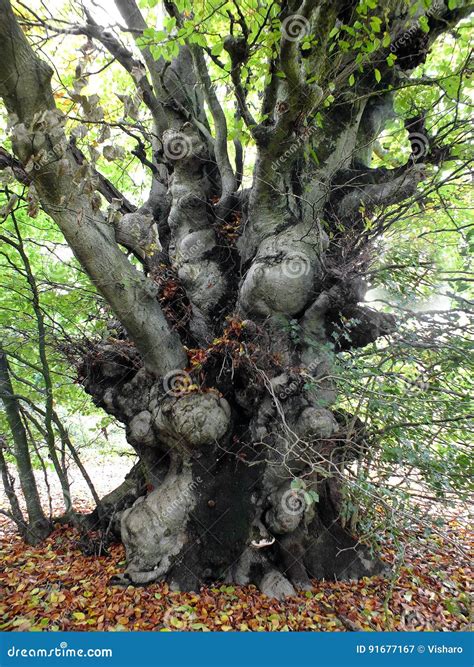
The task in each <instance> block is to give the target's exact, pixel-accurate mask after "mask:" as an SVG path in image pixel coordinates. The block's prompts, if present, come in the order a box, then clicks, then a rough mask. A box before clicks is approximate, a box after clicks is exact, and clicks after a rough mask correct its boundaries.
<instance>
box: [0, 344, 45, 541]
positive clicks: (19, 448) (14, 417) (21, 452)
mask: <svg viewBox="0 0 474 667" xmlns="http://www.w3.org/2000/svg"><path fill="white" fill-rule="evenodd" d="M0 398H1V399H2V401H3V404H4V406H5V411H6V416H7V421H8V425H9V427H10V431H11V434H12V439H13V445H14V452H15V460H16V467H17V470H18V475H19V478H20V485H21V489H22V491H23V496H24V498H25V503H26V509H27V513H28V526H27V528H26V531H25V539H26V541H27V542H29V543H30V544H37V543H38V542H41V540H43V539H44V538H45V537H47V536H48V535H49V533H50V532H51V524H50V522H49V521H48V519H47V518H46V517H45V515H44V512H43V508H42V507H41V500H40V497H39V493H38V489H37V487H36V480H35V476H34V473H33V467H32V465H31V458H30V451H29V449H28V438H27V436H26V431H25V427H24V426H23V422H22V420H21V415H20V409H19V406H18V401H17V399H16V398H15V394H14V392H13V387H12V383H11V380H10V373H9V367H8V360H7V356H6V354H5V352H4V351H3V350H2V349H1V348H0Z"/></svg>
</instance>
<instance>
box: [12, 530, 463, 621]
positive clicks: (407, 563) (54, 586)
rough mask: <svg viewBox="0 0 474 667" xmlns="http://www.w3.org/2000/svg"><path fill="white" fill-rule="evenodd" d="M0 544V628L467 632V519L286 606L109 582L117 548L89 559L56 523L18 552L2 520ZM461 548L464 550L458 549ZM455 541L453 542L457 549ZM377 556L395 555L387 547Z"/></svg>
mask: <svg viewBox="0 0 474 667" xmlns="http://www.w3.org/2000/svg"><path fill="white" fill-rule="evenodd" d="M0 529H1V530H2V532H3V535H2V540H1V548H0V561H1V568H0V630H3V631H22V630H36V631H38V630H39V631H41V630H49V631H51V630H52V631H55V630H56V631H57V630H76V631H77V630H82V631H90V630H111V631H117V630H156V631H170V630H191V631H207V630H220V631H231V630H240V631H268V630H277V631H288V630H293V631H302V630H306V631H348V630H349V631H351V630H466V629H468V626H469V619H468V615H469V585H470V582H472V581H473V576H472V570H471V569H470V559H469V553H468V547H469V540H468V531H467V528H466V523H465V520H464V519H462V520H457V519H454V518H453V519H452V520H450V521H449V523H448V526H447V532H446V533H445V534H444V535H443V537H442V538H441V537H439V538H434V537H433V536H431V537H429V538H428V537H424V536H423V535H421V534H418V535H417V534H415V533H414V534H412V535H408V534H407V535H406V545H405V548H404V558H403V562H400V563H399V565H398V566H397V567H396V568H395V574H394V576H393V578H392V579H384V578H380V577H375V578H371V579H364V580H361V581H359V582H325V581H315V582H314V589H313V591H310V592H305V593H301V594H300V595H298V596H297V597H294V598H291V599H289V600H288V601H286V602H285V603H280V602H276V601H275V600H270V599H269V598H267V597H266V596H264V595H262V594H261V593H260V592H259V591H258V590H257V589H256V588H254V587H251V586H250V587H238V586H228V585H223V586H220V587H216V588H203V589H202V590H201V591H199V593H198V594H192V593H175V592H171V591H170V590H169V588H168V586H167V585H166V584H152V585H150V586H148V587H146V588H133V587H131V586H130V587H129V588H127V589H122V588H116V587H111V586H108V581H109V579H110V577H111V576H112V575H114V574H117V573H119V572H123V569H124V565H125V563H124V550H123V547H122V546H121V545H115V546H112V547H111V548H110V549H109V554H108V556H101V557H86V556H84V555H83V554H82V553H81V551H80V550H79V549H78V548H77V539H78V535H77V533H76V531H75V529H73V528H71V527H68V526H59V525H58V526H57V528H56V530H55V531H54V533H53V534H52V535H51V536H50V537H49V538H48V540H46V542H45V543H44V544H43V545H41V546H39V547H30V546H27V545H26V546H25V545H24V544H23V543H22V541H21V540H20V539H19V537H17V536H16V535H15V534H14V532H13V531H12V530H11V529H9V528H8V527H7V526H6V525H5V524H4V525H3V527H1V526H0ZM460 544H462V547H463V548H462V549H459V545H460ZM456 545H457V546H456ZM384 558H385V559H386V560H387V561H389V562H392V563H393V562H394V561H395V560H397V559H396V557H395V551H394V550H393V549H391V548H390V547H387V548H386V551H385V553H384Z"/></svg>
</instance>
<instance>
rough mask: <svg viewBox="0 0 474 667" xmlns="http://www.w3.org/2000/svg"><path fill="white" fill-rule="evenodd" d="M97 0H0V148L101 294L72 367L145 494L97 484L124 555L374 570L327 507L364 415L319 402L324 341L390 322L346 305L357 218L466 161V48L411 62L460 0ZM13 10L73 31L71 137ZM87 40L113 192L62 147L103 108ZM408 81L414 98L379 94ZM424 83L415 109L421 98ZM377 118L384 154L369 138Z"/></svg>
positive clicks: (336, 348) (366, 226) (333, 392)
mask: <svg viewBox="0 0 474 667" xmlns="http://www.w3.org/2000/svg"><path fill="white" fill-rule="evenodd" d="M115 4H116V6H117V8H118V10H119V12H120V15H121V22H123V24H124V25H123V26H120V27H119V28H118V33H117V31H110V30H106V29H104V28H103V27H101V26H100V25H99V24H98V22H97V21H96V19H95V18H94V17H93V15H92V14H91V13H90V12H88V11H87V10H84V17H83V18H82V19H81V23H76V22H72V23H71V22H69V23H68V22H67V21H66V22H63V21H60V22H55V21H54V19H53V18H52V17H46V18H45V17H43V16H39V15H37V14H35V13H33V12H28V11H26V12H25V10H24V9H22V6H21V5H20V6H19V8H18V13H17V15H15V13H14V12H13V10H12V8H11V5H10V2H9V0H0V19H1V22H0V38H1V40H0V56H1V58H0V94H1V96H2V98H3V100H4V103H5V107H6V109H7V111H8V113H9V116H10V125H11V127H12V147H13V151H14V154H15V157H14V156H13V155H11V154H10V153H9V152H8V151H3V152H2V155H1V158H2V161H3V164H4V166H7V167H9V169H10V172H11V174H12V175H13V176H14V177H16V178H17V179H18V180H19V181H20V182H22V183H27V184H33V193H31V189H30V197H33V198H34V199H35V198H37V199H38V201H39V203H40V205H41V207H42V209H43V210H44V211H45V212H46V213H47V214H48V215H50V216H51V218H52V219H53V220H54V221H55V222H56V224H57V225H58V227H59V228H60V230H61V232H62V233H63V234H64V237H65V239H66V240H67V242H68V244H69V246H70V247H71V249H72V251H73V252H74V255H75V257H76V258H77V260H78V261H79V263H80V265H81V266H82V268H83V269H84V271H85V272H86V273H87V275H88V276H89V278H90V280H91V281H92V283H93V285H94V286H95V287H96V288H97V290H98V291H99V293H100V294H101V295H102V297H103V298H104V299H105V301H106V302H107V304H108V305H109V306H110V308H111V310H112V312H113V314H114V317H115V318H116V320H115V321H114V322H111V323H110V324H109V327H110V330H109V335H108V336H107V337H105V338H104V339H103V340H102V341H100V342H97V343H96V345H95V346H94V347H93V349H90V350H88V351H87V353H85V354H84V355H83V358H82V360H81V364H80V376H81V380H82V383H83V386H84V388H85V389H86V391H87V392H88V393H90V394H91V396H92V397H93V399H94V401H95V403H96V405H98V406H100V407H101V408H103V409H104V410H105V411H107V412H108V413H109V414H111V415H113V416H114V417H116V418H117V419H118V420H120V421H121V422H123V423H124V424H125V425H126V428H127V439H128V441H129V443H130V444H131V445H132V446H133V447H134V449H135V451H136V452H137V454H138V456H139V457H140V461H141V464H142V470H143V471H144V474H145V477H146V482H147V488H148V494H147V495H142V496H141V497H140V498H139V500H138V501H137V502H135V503H134V504H133V506H131V507H128V508H126V509H123V506H122V507H121V510H123V511H122V513H121V538H122V540H123V542H124V544H125V547H126V552H127V570H126V574H125V577H124V579H125V581H130V582H132V583H136V584H140V583H146V582H150V581H154V580H156V579H158V578H166V579H168V580H169V581H170V582H172V584H173V585H175V586H177V587H179V588H182V589H189V590H192V589H196V588H197V587H198V586H199V585H200V583H202V582H206V581H212V580H215V579H218V578H221V577H226V578H227V579H229V580H232V581H235V582H237V583H248V582H250V583H255V584H257V585H258V586H260V588H261V589H262V590H263V591H264V592H266V593H268V594H270V595H275V596H277V597H282V596H284V595H286V594H291V593H292V592H293V590H294V589H293V587H294V586H296V587H303V588H304V587H308V586H309V579H310V577H326V578H334V577H337V578H343V577H358V576H365V575H371V574H374V573H378V572H380V571H382V569H383V568H382V564H381V562H380V561H379V560H378V559H377V557H376V556H375V555H374V554H373V553H371V552H370V551H369V549H368V548H367V546H364V545H363V544H362V543H361V542H360V541H359V540H358V538H357V537H355V536H354V535H353V534H352V532H351V531H350V530H349V529H348V528H347V526H344V525H343V522H342V519H341V516H342V514H343V511H342V510H343V502H344V499H345V497H346V491H345V484H346V482H347V471H348V470H349V469H350V468H351V466H352V465H353V463H354V461H356V460H357V459H359V458H360V457H362V456H365V453H366V450H367V447H368V444H369V445H370V446H373V439H371V438H370V437H368V433H367V431H366V427H365V425H364V424H363V423H362V422H361V420H360V419H359V418H358V417H357V415H356V414H355V413H353V412H350V411H349V410H347V409H345V408H344V407H340V406H339V407H337V408H336V407H335V405H336V401H337V387H338V382H337V379H338V378H337V376H338V370H337V363H338V362H337V356H338V355H341V354H344V353H345V352H346V351H350V352H353V351H355V350H357V349H358V348H365V347H366V346H367V345H369V344H371V343H373V342H374V341H376V340H377V339H379V338H381V337H384V336H389V335H390V334H392V333H393V332H394V331H395V329H396V326H397V322H396V317H395V316H394V315H393V314H392V313H389V312H383V311H381V310H374V309H371V308H368V307H366V306H363V305H361V304H362V302H363V300H364V296H365V293H366V291H367V280H368V278H369V277H370V269H371V265H372V263H373V261H374V254H375V253H376V252H377V244H378V243H379V242H380V239H381V238H383V236H384V235H387V234H389V233H390V232H391V231H392V230H393V229H394V228H396V226H397V225H400V224H401V223H402V222H403V220H404V219H405V218H406V217H409V216H411V215H413V209H414V207H415V208H422V206H423V203H424V202H425V201H426V198H427V196H429V194H430V193H432V192H436V193H439V192H442V188H445V187H448V186H450V185H451V184H455V183H459V182H462V174H463V173H466V164H467V162H468V157H467V155H466V148H465V147H466V143H467V133H468V127H469V125H468V119H467V118H466V114H465V108H464V107H463V103H464V98H463V81H464V78H465V75H466V72H467V68H468V64H467V58H468V54H466V53H465V51H463V53H464V56H465V57H464V56H463V59H462V61H461V62H458V63H457V69H456V72H455V73H454V74H452V75H451V76H441V75H440V76H436V75H435V76H434V77H430V76H429V73H428V74H426V75H423V76H421V77H420V76H419V74H416V76H415V77H414V76H413V73H414V72H418V70H417V68H419V67H420V66H422V65H423V63H424V62H425V61H426V58H427V57H428V55H429V53H430V50H431V49H432V48H433V46H434V44H435V43H437V42H436V40H438V42H439V40H440V39H442V38H443V35H445V34H446V33H449V31H453V30H455V29H456V28H455V26H457V25H458V24H459V22H460V21H462V20H463V19H465V18H466V17H467V16H468V15H469V7H468V6H467V5H465V3H464V2H457V1H456V2H452V1H450V2H449V3H444V2H435V3H433V4H431V3H429V2H413V1H411V0H410V1H409V2H402V1H400V0H397V1H393V2H384V3H378V2H376V0H359V1H358V2H339V1H338V0H336V1H334V0H331V2H326V1H325V0H321V1H320V2H316V1H313V0H304V1H303V2H302V3H300V2H293V1H289V2H282V3H270V2H268V3H267V2H263V3H262V2H253V1H251V2H249V3H246V5H245V11H244V7H243V4H242V3H240V2H228V3H227V2H225V3H223V4H219V3H217V2H214V0H211V1H207V2H205V3H203V4H202V6H201V7H199V8H197V7H194V6H193V7H191V6H188V4H187V3H185V2H176V3H173V2H168V0H165V2H164V3H163V6H162V8H163V10H164V12H165V14H166V16H165V17H164V19H163V25H164V29H163V30H156V29H155V28H152V27H151V25H150V26H149V25H148V24H147V22H146V20H145V18H144V16H143V14H142V13H141V11H140V10H139V8H138V7H137V5H136V4H135V0H116V3H115ZM147 5H148V6H150V7H151V8H153V7H154V6H155V5H156V3H154V2H148V3H147ZM160 8H161V5H160ZM151 11H153V10H151ZM149 17H150V19H151V17H152V14H151V13H150V14H149ZM20 23H21V24H22V27H23V28H24V29H25V30H26V31H30V32H31V34H32V35H34V34H35V31H38V30H44V29H45V28H46V29H47V30H48V31H49V32H52V33H53V34H59V35H61V34H67V35H69V36H70V35H75V36H84V37H85V38H86V42H85V44H83V45H82V47H81V51H82V54H83V58H82V60H81V62H80V63H79V64H78V66H77V68H76V73H75V77H74V80H73V87H74V92H73V93H71V95H70V96H71V98H72V99H73V100H74V102H75V103H76V104H77V105H78V106H80V107H81V109H82V115H83V120H84V122H83V123H81V124H76V125H74V131H73V132H72V134H73V137H72V138H71V139H68V137H67V133H68V132H70V131H71V126H70V125H69V123H70V122H71V119H70V118H68V117H67V115H66V114H65V113H64V110H63V108H62V107H63V103H62V101H61V95H59V94H58V93H57V91H56V92H53V89H52V87H51V77H52V74H53V72H52V70H51V68H50V67H49V65H47V64H46V62H45V61H44V60H42V59H41V58H40V57H39V56H38V54H37V53H36V52H35V49H34V48H33V47H32V45H31V40H30V41H29V40H28V39H27V37H26V36H25V33H24V32H23V31H22V29H21V27H20ZM458 30H462V29H461V28H458ZM124 35H125V36H126V37H127V39H128V36H130V35H131V36H132V37H133V38H134V40H135V44H134V45H133V44H132V45H130V44H128V45H127V46H125V45H124V44H123V42H122V39H123V36H124ZM222 35H224V38H222ZM30 37H31V35H30ZM96 45H100V46H101V48H103V49H104V50H105V51H106V52H108V54H110V56H111V57H112V58H113V59H114V60H115V61H117V62H118V63H120V65H121V66H122V67H123V68H124V70H125V71H126V72H128V74H129V75H130V77H131V80H132V81H133V83H134V86H135V90H134V91H133V93H132V94H127V95H122V96H121V101H122V102H123V105H124V113H123V116H124V117H123V118H122V120H121V121H120V122H118V123H117V126H118V127H120V128H121V129H122V130H124V131H125V132H126V133H127V134H128V136H130V137H131V138H132V139H133V140H134V141H135V142H136V145H135V147H134V149H133V155H135V156H136V158H137V159H138V160H139V161H140V162H141V163H142V164H143V166H144V167H145V168H146V169H147V170H148V173H149V176H150V177H151V187H150V192H149V197H148V199H147V200H146V201H145V202H144V203H142V204H141V205H140V206H138V207H135V206H134V205H133V204H131V203H130V202H129V201H128V200H127V199H126V197H124V196H123V195H121V193H120V191H119V190H118V188H117V186H116V185H115V184H113V183H112V182H111V181H110V180H109V179H108V178H106V176H105V175H104V174H103V173H101V171H100V170H99V166H100V165H99V164H98V156H97V154H96V153H97V150H96V149H95V146H94V145H89V147H88V152H89V154H90V158H91V159H90V161H89V162H88V161H87V160H86V159H85V156H84V153H83V152H82V150H81V149H80V148H79V147H78V145H77V144H78V142H77V138H78V137H79V138H81V137H84V136H85V135H87V132H88V130H87V124H92V125H96V126H97V127H99V128H100V133H101V134H100V137H98V138H97V140H96V141H95V142H92V143H95V145H98V144H100V141H103V140H104V138H105V139H106V138H107V137H108V136H109V133H110V128H109V125H110V123H109V124H108V123H107V121H105V120H104V118H103V110H102V109H101V108H100V105H99V104H98V102H99V99H98V96H97V95H96V96H94V95H91V96H87V95H85V94H83V88H84V87H85V85H86V83H87V77H88V76H89V73H88V72H87V71H86V70H87V67H88V66H89V63H90V62H91V55H90V54H91V52H93V50H94V49H95V48H96ZM137 47H138V48H139V49H140V57H138V56H137V55H135V54H136V51H137ZM440 82H441V83H440ZM443 85H444V88H443ZM416 86H418V87H419V88H418V89H417V90H419V89H420V88H421V89H423V90H424V89H425V88H426V89H427V91H428V92H426V94H425V97H426V100H423V99H422V100H420V101H419V102H417V101H416V100H413V98H409V101H408V102H406V101H405V106H403V104H400V98H399V97H397V96H396V94H397V93H401V94H403V92H404V91H406V92H407V93H408V94H409V93H410V89H411V88H414V87H416ZM438 88H439V89H440V90H441V93H440V96H439V97H440V99H437V100H436V101H434V100H433V99H432V98H431V97H430V95H431V90H438ZM227 89H229V90H230V91H231V94H232V96H233V104H232V105H230V104H229V103H226V104H222V103H221V99H220V98H222V94H223V91H224V90H227ZM440 100H441V101H440ZM402 101H403V100H402ZM394 103H395V105H394ZM450 103H452V104H453V105H454V107H455V112H452V107H449V104H450ZM443 104H446V105H447V107H449V109H450V113H449V114H448V113H447V112H446V121H445V122H444V124H443V123H442V124H441V125H435V123H434V121H433V119H432V118H431V117H430V113H429V111H430V108H433V107H434V106H435V105H438V107H437V108H439V105H441V106H442V105H443ZM143 107H145V108H146V111H147V113H148V119H147V121H146V122H144V121H143V120H142V119H141V118H140V116H139V113H140V112H139V109H140V108H143ZM447 107H446V108H447ZM389 124H392V126H393V125H395V126H396V127H398V128H399V131H401V132H402V133H404V135H405V136H406V137H408V140H409V144H410V150H409V151H408V157H407V156H406V155H405V158H404V159H400V158H403V155H401V156H399V155H394V156H393V157H392V156H390V155H389V156H387V155H386V153H384V151H383V148H382V147H381V145H380V141H379V139H380V137H381V133H382V132H383V130H384V129H385V128H386V127H387V126H388V125H389ZM232 143H233V149H232V151H231V144H232ZM244 147H245V151H244ZM120 153H121V151H120V147H119V146H116V145H114V144H112V143H111V144H109V145H107V146H104V148H103V156H104V157H105V158H106V159H107V160H114V159H115V158H117V157H120ZM245 153H246V155H245V157H246V160H244V154H245ZM249 169H250V172H251V173H250V174H248V170H249ZM248 176H250V178H249V179H248V180H249V182H248V183H247V177H248ZM459 179H461V181H460V180H459ZM244 186H245V187H244ZM104 200H106V201H107V202H108V203H109V206H108V208H107V210H105V207H104ZM14 205H15V200H14V198H13V201H12V200H10V201H9V202H8V203H7V205H6V207H5V210H4V213H5V215H8V214H9V212H10V211H11V210H12V207H14ZM463 419H464V417H463ZM139 486H141V485H137V487H139Z"/></svg>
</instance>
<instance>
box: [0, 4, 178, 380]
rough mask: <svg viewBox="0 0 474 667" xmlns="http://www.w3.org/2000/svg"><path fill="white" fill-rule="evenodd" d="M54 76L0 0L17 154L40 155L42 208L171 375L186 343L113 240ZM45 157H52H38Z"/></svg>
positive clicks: (3, 77)
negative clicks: (72, 139) (70, 144)
mask: <svg viewBox="0 0 474 667" xmlns="http://www.w3.org/2000/svg"><path fill="white" fill-rule="evenodd" d="M19 65H21V66H20V67H19ZM50 74H51V72H50V70H49V68H47V67H46V66H45V65H44V63H42V61H40V60H39V59H38V58H37V57H36V55H35V54H34V52H33V50H32V48H31V47H30V45H29V44H28V42H27V40H26V38H25V36H24V35H23V33H22V32H21V30H20V29H19V27H18V24H17V22H16V19H15V17H14V15H13V12H12V9H11V6H10V3H9V1H8V0H0V81H1V84H0V94H1V96H2V97H3V99H4V101H5V104H6V106H7V109H8V111H9V112H10V113H14V114H16V116H17V117H18V118H19V119H20V120H21V121H22V122H21V123H20V124H17V125H16V126H15V128H14V133H13V144H14V149H15V153H16V154H17V156H18V157H19V158H20V160H21V161H22V162H23V163H24V164H26V162H28V161H29V160H35V159H36V160H37V162H36V164H37V165H38V166H39V168H38V169H35V174H34V182H35V186H36V189H37V191H38V193H39V196H40V200H41V203H42V205H43V208H44V210H45V211H46V212H47V213H48V214H49V215H51V217H52V218H53V219H54V220H55V222H56V223H57V224H58V225H59V227H60V229H61V231H62V232H63V234H64V236H65V238H66V240H67V242H68V244H69V245H70V247H71V248H72V250H73V251H74V253H75V255H76V256H77V258H78V259H79V261H80V263H81V264H82V266H83V267H84V269H85V270H86V272H87V274H88V275H89V277H90V278H91V280H92V281H93V282H94V284H95V285H96V286H97V288H98V289H99V291H100V292H101V293H102V294H103V296H104V297H105V299H106V300H107V301H108V302H109V304H110V305H111V307H112V309H113V310H114V312H115V313H116V315H117V317H118V318H119V320H120V321H121V322H122V324H123V325H124V326H125V328H126V329H127V332H128V333H129V335H130V337H131V338H132V340H133V341H134V342H135V344H136V345H137V348H138V350H139V351H140V353H141V354H142V356H143V358H144V360H145V363H146V365H147V366H148V367H149V368H150V370H153V371H156V372H158V373H159V374H166V373H167V372H169V371H170V370H173V369H176V368H179V367H181V366H182V365H183V364H185V362H186V355H185V353H184V350H183V347H182V345H181V343H180V341H179V338H178V336H177V335H176V334H175V333H173V332H171V331H170V329H169V327H168V324H167V322H166V320H165V317H164V315H163V313H162V311H161V309H160V307H159V304H158V302H157V300H156V288H155V287H154V285H153V284H152V283H151V282H150V281H149V280H148V279H147V278H145V277H144V276H143V275H142V274H140V273H139V272H138V271H137V270H136V269H135V268H134V267H133V266H132V265H131V264H130V263H129V261H128V260H127V259H126V257H125V256H124V254H123V253H122V252H121V251H120V249H119V247H118V246H117V244H116V242H115V238H114V230H113V228H112V227H111V226H110V225H109V224H108V223H107V221H106V220H105V219H104V218H103V216H102V215H101V214H100V212H99V211H97V210H96V207H95V206H94V202H93V198H92V196H91V194H92V193H91V191H90V190H91V188H89V189H88V188H87V182H88V178H87V177H88V174H87V167H86V165H82V166H81V167H79V168H77V164H76V161H75V159H74V157H73V155H72V153H71V150H70V149H68V148H67V147H66V144H67V142H66V139H65V135H64V131H63V128H62V117H61V114H59V113H58V112H57V111H56V109H55V106H54V99H53V96H52V93H51V86H50V83H49V79H50ZM35 114H36V115H35ZM45 155H46V156H48V160H44V157H43V159H41V156H45ZM89 182H90V180H89ZM92 190H93V188H92Z"/></svg>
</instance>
